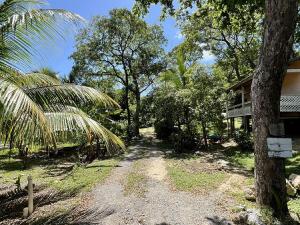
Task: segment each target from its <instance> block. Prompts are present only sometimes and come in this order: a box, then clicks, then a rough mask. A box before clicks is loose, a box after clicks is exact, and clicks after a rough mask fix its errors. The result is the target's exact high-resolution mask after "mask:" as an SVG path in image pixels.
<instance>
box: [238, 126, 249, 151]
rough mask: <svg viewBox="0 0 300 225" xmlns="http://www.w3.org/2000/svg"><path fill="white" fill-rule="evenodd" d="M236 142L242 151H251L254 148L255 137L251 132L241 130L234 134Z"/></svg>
mask: <svg viewBox="0 0 300 225" xmlns="http://www.w3.org/2000/svg"><path fill="white" fill-rule="evenodd" d="M234 140H235V142H236V143H237V144H238V145H239V146H240V147H241V150H242V151H251V150H253V139H252V136H251V134H250V133H248V132H246V131H244V130H239V131H236V132H235V134H234Z"/></svg>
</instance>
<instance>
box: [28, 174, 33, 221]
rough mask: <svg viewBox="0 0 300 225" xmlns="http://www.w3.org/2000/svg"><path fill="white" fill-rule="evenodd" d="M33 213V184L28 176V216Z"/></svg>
mask: <svg viewBox="0 0 300 225" xmlns="http://www.w3.org/2000/svg"><path fill="white" fill-rule="evenodd" d="M32 212H33V184H32V177H31V176H28V215H29V216H30V215H31V214H32Z"/></svg>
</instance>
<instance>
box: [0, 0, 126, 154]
mask: <svg viewBox="0 0 300 225" xmlns="http://www.w3.org/2000/svg"><path fill="white" fill-rule="evenodd" d="M43 3H44V2H43V1H41V0H5V1H4V2H3V3H2V4H0V103H1V104H0V111H1V115H2V117H1V118H0V122H1V123H2V126H1V127H2V128H1V129H2V134H3V133H5V134H6V135H5V136H6V139H10V140H13V141H14V142H24V140H26V142H27V143H30V142H34V141H38V140H39V141H41V142H42V143H44V144H49V143H52V144H53V145H55V143H56V141H55V140H56V137H57V135H58V134H59V133H61V132H75V131H78V130H81V131H84V132H85V133H86V134H87V135H88V137H91V136H96V137H99V138H101V139H102V140H104V142H105V144H106V146H107V148H108V149H109V150H115V149H117V148H119V147H121V148H124V145H123V143H122V141H121V140H120V139H119V138H118V137H117V136H115V135H114V134H112V133H111V132H110V131H109V130H107V129H106V128H104V127H103V126H101V124H99V123H97V122H96V121H94V120H92V119H91V118H90V117H89V116H88V115H87V114H85V113H84V112H83V111H82V110H80V109H79V107H81V106H83V105H84V104H85V103H89V102H101V103H103V105H104V106H117V103H116V102H114V101H113V100H112V99H111V98H110V97H108V96H107V95H105V94H103V93H100V92H98V91H97V90H95V89H92V88H89V87H84V86H77V85H73V84H62V83H61V81H60V80H59V79H56V78H55V77H51V76H48V75H45V74H42V73H31V74H23V73H22V72H20V71H18V70H17V68H18V66H17V65H26V64H27V63H28V62H29V60H30V57H31V56H32V55H34V54H36V52H35V49H34V48H33V47H32V46H33V45H32V44H33V43H32V41H36V40H39V39H46V40H51V39H54V38H55V35H57V34H62V30H63V27H64V25H66V23H67V22H71V23H72V24H75V25H77V24H78V23H79V22H80V21H82V18H81V17H80V16H78V15H76V14H73V13H70V12H68V11H65V10H57V9H51V10H47V9H43V8H40V6H41V5H42V4H43ZM29 36H31V37H33V38H31V39H29V38H28V37H29Z"/></svg>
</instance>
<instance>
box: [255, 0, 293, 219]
mask: <svg viewBox="0 0 300 225" xmlns="http://www.w3.org/2000/svg"><path fill="white" fill-rule="evenodd" d="M265 4H266V5H265V21H264V23H265V24H264V35H263V44H262V47H261V53H260V59H259V66H258V68H257V70H256V72H255V74H254V77H253V82H252V91H251V94H252V115H253V131H254V137H255V142H254V148H255V178H256V192H257V193H256V199H257V203H258V204H259V205H260V206H265V207H271V208H273V209H274V212H275V215H276V216H277V217H279V218H283V217H285V216H286V215H287V214H288V208H287V200H286V187H285V162H284V159H281V158H269V157H268V149H267V137H269V136H271V133H273V132H272V127H274V126H275V127H276V125H278V123H279V122H280V96H281V87H282V81H283V77H284V74H285V72H286V69H287V65H288V60H289V56H290V54H291V52H292V51H291V50H292V40H293V34H294V31H295V23H296V18H297V9H298V2H297V0H290V1H286V0H277V1H274V0H266V1H265ZM270 131H271V132H270ZM273 135H274V134H273Z"/></svg>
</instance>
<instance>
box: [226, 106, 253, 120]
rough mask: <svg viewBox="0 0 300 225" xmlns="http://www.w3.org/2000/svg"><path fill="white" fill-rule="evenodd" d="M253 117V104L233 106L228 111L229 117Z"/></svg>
mask: <svg viewBox="0 0 300 225" xmlns="http://www.w3.org/2000/svg"><path fill="white" fill-rule="evenodd" d="M247 115H251V102H245V103H244V106H243V104H242V103H241V104H237V105H233V106H229V107H228V110H227V117H228V118H231V117H240V116H247Z"/></svg>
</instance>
